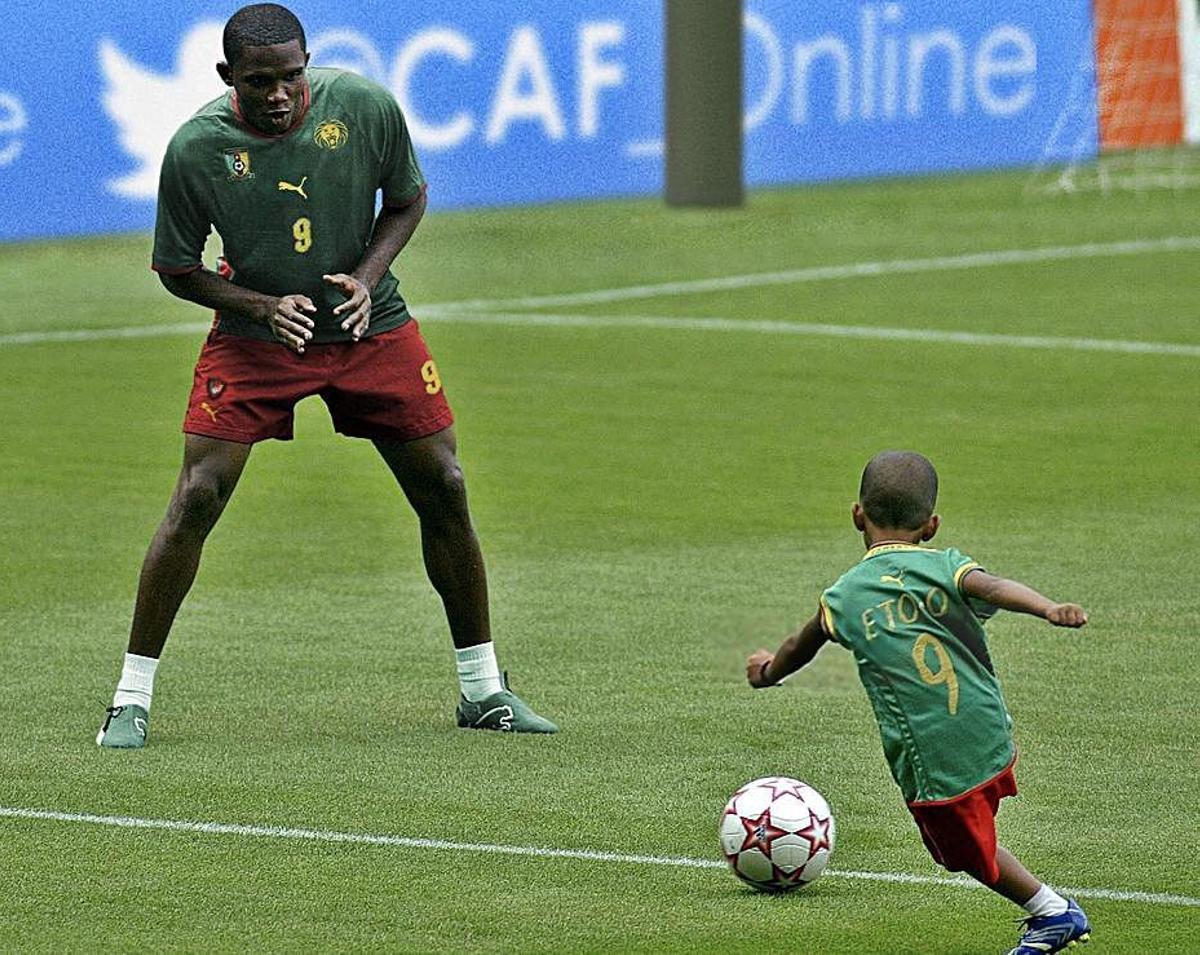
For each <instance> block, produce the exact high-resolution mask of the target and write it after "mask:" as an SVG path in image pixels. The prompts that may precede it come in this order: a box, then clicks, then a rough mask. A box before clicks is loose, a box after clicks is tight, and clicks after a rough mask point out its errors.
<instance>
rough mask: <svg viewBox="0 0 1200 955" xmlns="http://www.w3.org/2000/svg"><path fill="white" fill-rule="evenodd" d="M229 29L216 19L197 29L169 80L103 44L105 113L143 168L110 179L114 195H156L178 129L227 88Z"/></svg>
mask: <svg viewBox="0 0 1200 955" xmlns="http://www.w3.org/2000/svg"><path fill="white" fill-rule="evenodd" d="M223 29H224V27H223V26H222V25H221V24H220V23H214V22H211V21H206V22H203V23H198V24H196V25H195V26H194V27H192V28H191V29H190V30H189V31H188V32H187V33H186V34H185V35H184V37H183V40H182V41H181V43H180V44H179V53H178V55H177V56H176V58H175V73H174V75H168V76H164V75H162V74H160V73H155V72H153V71H151V70H147V69H144V68H143V67H141V66H139V65H138V64H137V63H135V62H133V61H132V60H131V59H129V58H128V57H127V56H126V55H125V54H124V53H122V52H121V51H120V50H119V49H118V48H117V45H116V44H115V43H113V42H112V41H111V40H107V39H105V40H101V41H100V48H99V49H100V68H101V70H102V71H103V73H104V81H105V89H104V96H103V98H102V103H103V105H104V111H105V112H106V113H107V114H108V116H109V118H110V119H112V120H113V122H114V123H116V125H117V130H118V136H117V141H118V142H119V143H120V144H121V148H122V149H124V150H125V152H127V153H128V154H129V155H130V156H131V157H132V158H133V159H135V160H137V161H138V163H139V164H140V165H139V166H138V168H137V169H135V170H134V171H133V172H131V173H129V174H128V175H126V176H122V177H121V178H119V179H113V180H110V181H109V183H108V187H109V189H110V191H112V192H115V193H116V194H117V195H121V196H126V197H128V198H130V199H153V198H154V197H155V195H156V194H157V192H158V170H159V167H160V166H161V165H162V160H163V156H164V155H165V154H166V152H167V143H169V142H170V141H171V137H172V136H173V135H175V130H177V129H178V128H179V127H180V126H181V125H183V123H184V121H185V120H187V119H188V117H190V116H191V115H192V114H193V113H194V112H196V110H198V109H199V108H200V107H201V106H203V105H204V104H205V103H207V102H209V101H210V100H212V99H215V98H216V97H218V96H220V95H221V93H222V91H223V90H224V89H225V84H223V83H222V82H221V78H220V77H219V76H217V71H216V63H217V61H218V60H221V59H223V55H222V51H221V34H222V31H223Z"/></svg>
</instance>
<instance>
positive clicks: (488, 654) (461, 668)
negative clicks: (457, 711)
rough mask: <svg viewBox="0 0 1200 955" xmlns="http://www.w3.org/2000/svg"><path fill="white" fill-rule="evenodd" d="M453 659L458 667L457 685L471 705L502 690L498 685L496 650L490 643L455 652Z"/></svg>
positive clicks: (498, 672)
mask: <svg viewBox="0 0 1200 955" xmlns="http://www.w3.org/2000/svg"><path fill="white" fill-rule="evenodd" d="M454 658H455V660H456V662H457V666H458V685H459V687H461V688H462V695H463V696H465V697H466V698H467V699H468V700H470V701H471V702H472V703H476V702H478V701H479V700H482V699H483V698H484V697H486V696H491V695H492V694H493V693H499V692H500V691H501V690H503V689H504V687H503V686H502V685H501V683H500V667H499V665H498V664H497V663H496V648H495V647H494V646H493V645H492V644H491V643H480V644H478V645H477V646H474V647H466V648H465V649H463V650H455V651H454Z"/></svg>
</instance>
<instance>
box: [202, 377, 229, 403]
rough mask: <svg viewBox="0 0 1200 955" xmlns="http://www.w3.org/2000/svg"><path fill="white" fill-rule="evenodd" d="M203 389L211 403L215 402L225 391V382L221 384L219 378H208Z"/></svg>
mask: <svg viewBox="0 0 1200 955" xmlns="http://www.w3.org/2000/svg"><path fill="white" fill-rule="evenodd" d="M205 387H206V388H207V390H208V397H210V398H212V399H213V401H216V400H217V399H218V398H220V397H221V392H223V391H224V390H225V382H223V381H222V380H221V379H220V378H209V379H208V383H207V384H206V385H205Z"/></svg>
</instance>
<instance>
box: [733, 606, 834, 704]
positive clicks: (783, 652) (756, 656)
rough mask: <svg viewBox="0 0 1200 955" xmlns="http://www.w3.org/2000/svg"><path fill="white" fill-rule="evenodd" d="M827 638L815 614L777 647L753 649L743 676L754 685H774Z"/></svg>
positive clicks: (813, 653)
mask: <svg viewBox="0 0 1200 955" xmlns="http://www.w3.org/2000/svg"><path fill="white" fill-rule="evenodd" d="M828 639H829V637H827V636H826V635H825V630H824V628H823V627H822V626H821V619H820V616H819V615H817V616H814V617H813V618H812V619H811V620H809V621H808V622H807V623H806V624H804V626H802V627H801V628H800V629H799V630H797V631H796V632H795V633H793V634H791V635H790V636H788V638H787V639H786V640H784V641H783V643H782V644H781V645H780V647H779V650H778V651H776V652H775V653H771V652H770V651H769V650H755V651H754V652H753V653H752V654H750V658H749V659H748V660H747V661H746V679H747V680H748V681H749V682H750V685H751V686H752V687H754V688H755V689H762V688H763V687H767V686H775V684H777V683H778V682H779V681H780V680H782V679H784V678H785V677H787V676H789V675H791V674H792V673H795V672H796V671H797V670H799V669H800V668H801V667H803V666H805V665H807V664H808V663H809V662H810V661H811V660H812V658H813V657H815V656H816V655H817V651H818V650H820V649H821V647H822V646H824V645H825V642H826V641H827V640H828Z"/></svg>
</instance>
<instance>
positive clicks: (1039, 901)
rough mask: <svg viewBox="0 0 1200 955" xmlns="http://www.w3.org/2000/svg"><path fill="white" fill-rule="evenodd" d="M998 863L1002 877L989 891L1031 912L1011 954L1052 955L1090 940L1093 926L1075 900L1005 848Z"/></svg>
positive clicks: (998, 850)
mask: <svg viewBox="0 0 1200 955" xmlns="http://www.w3.org/2000/svg"><path fill="white" fill-rule="evenodd" d="M996 864H997V865H998V866H999V867H1000V878H999V879H998V880H997V881H996V883H995V884H994V885H991V886H989V888H991V889H993V890H994V891H996V892H999V893H1000V894H1001V895H1003V896H1004V897H1005V898H1006V899H1009V900H1010V901H1013V902H1016V903H1017V905H1019V906H1021V908H1023V909H1024V910H1025V911H1026V912H1028V913H1029V918H1027V919H1026V920H1025V928H1024V931H1023V932H1022V935H1021V942H1020V944H1019V945H1017V947H1016V948H1014V949H1012V950H1011V951H1010V952H1009V955H1049V953H1051V952H1060V951H1062V950H1063V949H1065V948H1071V947H1073V946H1074V945H1075V943H1076V942H1086V941H1088V939H1089V937H1090V935H1091V925H1090V924H1089V923H1088V919H1087V916H1086V915H1085V914H1084V912H1083V909H1081V908H1080V907H1079V905H1078V904H1077V903H1076V902H1075V901H1074V900H1073V899H1064V898H1063V897H1062V896H1061V895H1059V894H1058V893H1057V892H1055V891H1054V890H1053V889H1052V888H1050V886H1048V885H1045V884H1044V883H1043V882H1041V881H1040V880H1039V879H1038V878H1037V877H1036V876H1035V875H1033V874H1032V873H1031V872H1030V871H1029V870H1028V869H1026V868H1025V866H1023V865H1022V864H1021V863H1020V861H1019V860H1018V859H1017V857H1016V856H1014V855H1013V854H1012V853H1011V852H1009V851H1008V850H1007V849H1005V848H1004V847H1003V846H996ZM976 878H978V876H976Z"/></svg>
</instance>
